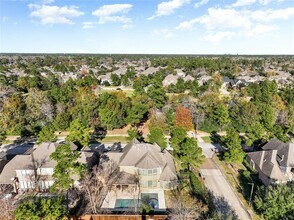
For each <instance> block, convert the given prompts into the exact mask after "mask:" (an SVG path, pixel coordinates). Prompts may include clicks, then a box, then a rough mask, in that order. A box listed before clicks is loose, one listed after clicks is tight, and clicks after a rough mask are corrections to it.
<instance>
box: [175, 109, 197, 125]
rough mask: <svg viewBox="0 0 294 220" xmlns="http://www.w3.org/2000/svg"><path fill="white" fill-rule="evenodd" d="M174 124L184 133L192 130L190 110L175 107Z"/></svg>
mask: <svg viewBox="0 0 294 220" xmlns="http://www.w3.org/2000/svg"><path fill="white" fill-rule="evenodd" d="M175 124H176V125H177V126H180V127H182V128H184V129H185V130H186V131H189V130H191V129H193V123H192V119H191V112H190V110H189V109H187V108H185V107H184V106H179V107H177V109H176V114H175Z"/></svg>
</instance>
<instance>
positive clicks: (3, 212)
mask: <svg viewBox="0 0 294 220" xmlns="http://www.w3.org/2000/svg"><path fill="white" fill-rule="evenodd" d="M0 203H1V205H0V219H13V210H14V209H15V207H14V205H13V199H12V198H2V199H1V200H0Z"/></svg>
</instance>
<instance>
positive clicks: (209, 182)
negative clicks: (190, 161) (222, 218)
mask: <svg viewBox="0 0 294 220" xmlns="http://www.w3.org/2000/svg"><path fill="white" fill-rule="evenodd" d="M200 172H201V175H202V177H203V178H204V183H205V186H206V187H207V189H208V190H209V191H211V192H212V194H213V195H214V196H215V198H216V199H214V203H215V205H216V207H218V208H221V209H224V207H225V206H224V204H223V203H225V202H227V204H228V206H227V207H225V209H229V207H231V208H232V210H234V211H235V213H236V214H237V215H238V217H239V218H240V219H241V220H248V219H251V217H250V216H249V214H248V213H247V211H246V210H245V208H244V207H243V206H242V204H241V202H240V201H239V199H238V197H237V196H236V194H235V193H234V191H233V190H232V188H231V186H230V185H229V183H228V182H227V180H226V178H225V177H224V176H223V174H222V173H221V171H220V170H219V169H218V167H217V166H216V164H215V163H214V161H213V160H212V159H206V162H205V163H204V164H203V165H202V167H201V169H200ZM220 201H221V202H220ZM217 203H221V204H217ZM220 205H221V207H220ZM220 211H224V210H220ZM225 211H228V210H225Z"/></svg>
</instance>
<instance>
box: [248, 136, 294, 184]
mask: <svg viewBox="0 0 294 220" xmlns="http://www.w3.org/2000/svg"><path fill="white" fill-rule="evenodd" d="M262 149H263V150H262V151H256V152H250V153H247V160H248V162H249V163H250V165H251V166H252V167H253V169H255V170H256V171H257V172H258V174H259V179H260V180H261V181H262V182H263V183H264V184H265V185H270V184H279V183H286V182H288V181H292V180H294V143H293V142H291V143H284V142H282V141H280V140H278V139H272V140H270V141H269V142H268V143H267V144H265V145H264V146H263V147H262Z"/></svg>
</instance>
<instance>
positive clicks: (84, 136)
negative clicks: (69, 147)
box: [66, 119, 90, 147]
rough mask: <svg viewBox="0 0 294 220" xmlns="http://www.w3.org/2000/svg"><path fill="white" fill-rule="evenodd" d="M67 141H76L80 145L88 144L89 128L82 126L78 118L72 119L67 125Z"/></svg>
mask: <svg viewBox="0 0 294 220" xmlns="http://www.w3.org/2000/svg"><path fill="white" fill-rule="evenodd" d="M66 140H67V141H70V142H75V143H78V144H79V145H80V146H83V147H84V146H88V145H89V140H90V130H89V128H88V126H84V125H83V124H82V123H80V122H79V120H78V119H76V120H74V121H72V122H71V123H70V126H69V134H68V136H67V137H66Z"/></svg>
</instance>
